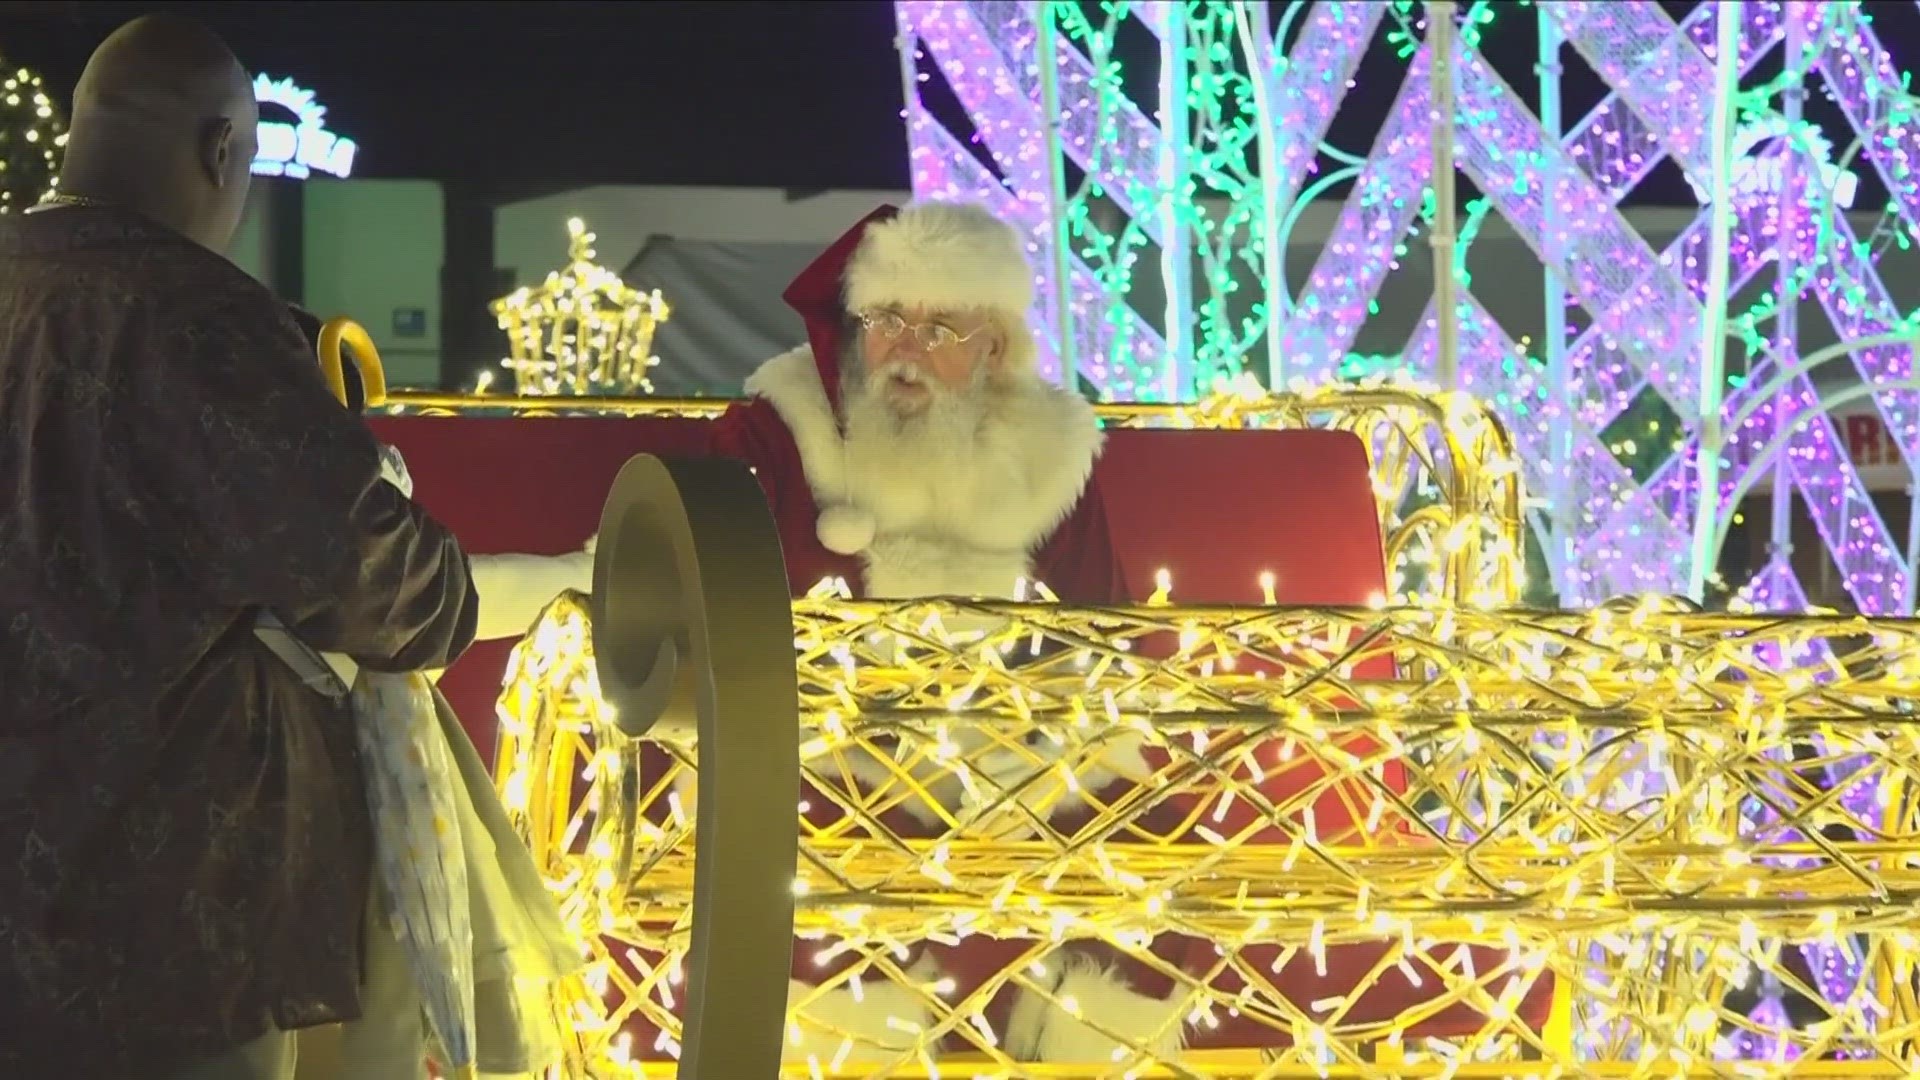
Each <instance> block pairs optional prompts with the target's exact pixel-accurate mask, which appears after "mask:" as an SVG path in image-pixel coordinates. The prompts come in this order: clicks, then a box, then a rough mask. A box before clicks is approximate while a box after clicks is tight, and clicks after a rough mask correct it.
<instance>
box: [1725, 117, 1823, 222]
mask: <svg viewBox="0 0 1920 1080" xmlns="http://www.w3.org/2000/svg"><path fill="white" fill-rule="evenodd" d="M1789 130H1791V125H1789V124H1788V122H1787V118H1786V117H1784V116H1781V115H1780V114H1779V113H1774V114H1772V115H1769V116H1765V117H1762V118H1761V119H1760V120H1758V121H1757V122H1755V123H1752V124H1748V125H1747V126H1746V127H1743V128H1741V129H1740V130H1739V131H1736V132H1735V133H1734V136H1733V154H1732V157H1733V176H1732V178H1731V179H1732V181H1733V190H1734V191H1735V192H1736V193H1757V194H1763V195H1770V194H1775V193H1777V192H1779V190H1780V188H1781V184H1782V183H1783V181H1784V180H1785V176H1784V164H1785V163H1784V160H1783V155H1782V154H1780V153H1770V154H1764V155H1763V154H1756V153H1755V151H1756V150H1760V149H1761V148H1762V146H1763V144H1767V143H1772V142H1773V141H1774V140H1776V139H1779V140H1782V141H1784V140H1785V139H1786V138H1787V134H1788V132H1789ZM1800 132H1801V133H1800V136H1799V138H1798V139H1797V140H1795V141H1794V142H1792V143H1789V144H1787V145H1786V147H1785V151H1786V153H1796V154H1800V155H1801V156H1802V160H1804V159H1805V156H1806V155H1809V154H1810V155H1811V156H1812V157H1813V158H1814V160H1815V162H1816V163H1818V165H1819V167H1820V187H1821V188H1822V189H1823V190H1824V191H1830V192H1832V193H1833V206H1834V209H1836V210H1851V209H1853V197H1854V195H1855V194H1857V193H1858V192H1859V190H1860V178H1859V177H1858V176H1856V175H1854V174H1853V173H1851V172H1847V171H1846V170H1844V169H1841V168H1840V167H1839V166H1838V165H1835V164H1834V163H1833V144H1832V143H1831V142H1828V141H1827V137H1826V136H1825V135H1823V134H1821V133H1820V129H1819V128H1816V127H1814V126H1812V125H1810V124H1803V125H1801V128H1800ZM1687 183H1688V184H1690V185H1692V187H1693V194H1694V197H1695V198H1697V199H1699V200H1700V202H1701V204H1702V205H1705V204H1706V203H1708V202H1710V201H1712V200H1710V199H1709V198H1708V197H1707V191H1706V189H1705V188H1703V187H1701V186H1700V185H1699V184H1698V183H1695V182H1694V180H1693V178H1692V177H1688V178H1687Z"/></svg>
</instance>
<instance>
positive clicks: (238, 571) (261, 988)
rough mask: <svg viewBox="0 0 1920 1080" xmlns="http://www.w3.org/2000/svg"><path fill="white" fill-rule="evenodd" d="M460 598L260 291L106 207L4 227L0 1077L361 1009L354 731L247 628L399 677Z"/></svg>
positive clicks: (363, 839) (458, 643) (446, 558)
mask: <svg viewBox="0 0 1920 1080" xmlns="http://www.w3.org/2000/svg"><path fill="white" fill-rule="evenodd" d="M475 607H476V603H475V598H474V593H473V589H472V587H471V585H470V584H469V582H468V577H467V564H466V558H465V556H464V555H463V554H462V553H461V551H460V548H459V546H458V545H457V544H456V543H455V542H454V539H453V537H452V536H451V535H450V534H449V533H448V532H447V531H446V530H445V529H444V528H442V527H441V526H439V525H438V524H436V523H435V522H433V521H432V520H430V519H429V518H428V517H427V516H426V514H425V513H424V512H422V511H421V509H420V508H419V507H418V506H416V505H414V504H413V503H411V502H410V501H408V500H407V499H406V498H405V497H403V496H401V495H400V494H399V493H398V492H397V491H395V490H394V489H393V488H391V487H390V486H388V485H386V484H384V483H382V482H381V480H380V476H379V457H378V452H377V449H376V447H375V444H374V442H373V440H372V438H371V437H370V436H369V435H368V433H367V431H366V429H365V428H364V427H363V426H362V425H361V423H360V422H359V420H358V419H357V418H356V417H354V416H353V415H352V414H351V413H349V412H348V411H347V410H345V409H343V408H341V407H340V406H339V404H338V403H336V402H335V401H334V400H333V399H332V397H331V396H330V395H329V394H328V392H327V390H326V387H325V383H324V381H323V380H322V378H321V376H320V371H319V367H318V365H317V363H316V362H315V359H314V356H313V353H312V351H311V348H310V346H309V345H308V344H307V342H305V341H304V340H303V336H302V334H301V332H300V331H299V329H297V328H296V326H295V323H294V321H293V320H292V318H291V317H290V316H289V314H288V312H287V309H286V308H285V307H284V306H283V305H282V304H280V303H279V302H278V301H277V300H275V299H274V298H273V297H272V296H271V295H270V294H269V293H268V292H267V291H266V289H265V288H264V287H262V286H261V285H260V284H259V283H257V282H255V281H253V280H252V279H251V278H249V277H247V276H246V275H245V274H244V273H242V272H241V271H240V270H238V269H237V268H235V267H234V266H233V265H232V264H231V263H229V262H227V261H226V260H224V259H222V258H220V257H219V256H217V255H214V254H212V253H210V252H208V251H206V250H205V249H203V248H200V247H198V246H196V245H194V244H193V243H191V242H189V241H187V240H185V239H184V238H182V237H180V236H178V235H176V234H174V233H172V232H170V231H168V230H166V229H164V228H162V227H160V226H157V225H154V224H151V223H148V222H146V221H144V220H141V219H138V218H135V217H132V216H130V215H123V214H121V213H119V212H116V211H111V210H97V209H61V210H54V211H49V212H46V213H40V214H32V215H26V216H10V217H5V218H0V1075H10V1074H13V1073H14V1072H17V1071H18V1069H19V1068H20V1067H23V1066H24V1064H25V1063H29V1062H33V1061H35V1060H36V1059H38V1058H41V1057H46V1056H48V1055H51V1060H53V1061H62V1062H66V1063H68V1064H69V1065H70V1066H71V1064H72V1062H73V1061H74V1058H73V1057H72V1055H73V1054H75V1053H76V1052H77V1051H78V1050H80V1049H83V1048H84V1049H89V1050H96V1049H97V1050H100V1051H102V1052H114V1053H120V1054H123V1055H132V1056H133V1057H135V1058H139V1059H144V1060H147V1061H149V1062H152V1061H160V1060H165V1059H166V1058H167V1057H168V1056H170V1055H181V1054H190V1053H194V1052H197V1051H202V1050H215V1049H222V1048H226V1047H230V1046H234V1045H237V1044H239V1043H241V1042H244V1041H246V1040H248V1039H251V1038H253V1037H256V1036H258V1035H259V1034H261V1033H262V1031H264V1030H265V1028H266V1026H267V1025H268V1024H269V1023H270V1022H271V1023H275V1024H277V1025H279V1026H280V1027H283V1028H295V1027H302V1026H307V1025H312V1024H318V1023H325V1022H329V1021H333V1020H338V1019H342V1018H351V1017H354V1016H357V1015H358V1012H359V1003H358V999H357V985H358V978H359V955H360V941H359V937H360V932H361V922H362V915H363V912H364V910H365V904H366V897H367V883H368V875H369V858H370V829H369V823H368V820H367V812H366V809H365V807H366V802H365V797H364V793H363V791H362V786H361V776H360V771H359V765H358V763H357V761H356V759H355V754H354V749H353V747H354V737H353V732H352V727H351V720H350V717H349V715H348V713H347V711H346V709H345V708H344V707H343V706H340V705H337V704H335V703H333V702H331V701H329V700H328V699H326V698H324V697H322V696H320V695H319V694H317V693H316V692H314V691H312V690H309V689H308V688H306V687H305V686H304V685H303V684H302V683H301V682H300V680H299V678H298V677H297V676H296V675H294V674H293V672H292V671H291V670H290V669H288V668H287V667H285V666H284V665H283V663H282V662H281V661H280V660H278V659H277V658H276V657H275V656H273V655H272V654H271V653H270V652H268V651H267V649H266V648H265V646H263V645H262V644H261V643H260V642H259V641H258V640H257V639H256V638H255V637H254V635H253V633H252V625H253V622H254V619H255V618H256V616H257V615H258V613H259V612H261V611H262V610H270V611H272V612H273V613H275V614H276V615H277V616H278V617H279V618H280V619H281V620H282V621H283V622H284V623H286V625H288V626H289V627H291V628H293V629H294V630H295V631H296V632H297V633H298V634H299V635H300V636H301V637H302V638H304V639H305V640H306V641H308V642H309V643H310V644H312V645H313V646H314V647H315V648H318V649H322V650H326V651H331V652H341V653H346V654H348V655H350V656H352V657H354V658H355V659H357V660H359V661H360V662H361V664H363V665H364V666H366V667H368V668H371V669H375V670H384V671H405V670H418V669H429V668H439V667H445V666H446V665H447V664H448V663H450V662H451V661H452V660H453V659H454V658H456V657H457V656H458V655H459V653H460V652H461V651H462V650H463V649H464V648H465V647H466V646H467V644H468V642H469V640H470V639H471V638H472V636H473V631H474V618H475ZM8 1062H11V1064H12V1066H13V1067H12V1068H11V1069H10V1068H9V1067H8ZM19 1074H20V1075H26V1074H25V1073H19ZM136 1074H138V1075H145V1074H143V1073H136ZM35 1075H42V1074H41V1073H35ZM68 1075H76V1076H78V1075H96V1073H94V1072H88V1071H87V1070H86V1069H85V1068H82V1069H81V1070H80V1071H71V1069H70V1070H69V1072H68ZM97 1075H102V1076H106V1075H119V1073H118V1072H106V1071H102V1072H98V1073H97Z"/></svg>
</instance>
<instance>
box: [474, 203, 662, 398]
mask: <svg viewBox="0 0 1920 1080" xmlns="http://www.w3.org/2000/svg"><path fill="white" fill-rule="evenodd" d="M593 240H594V235H593V234H592V233H590V232H588V231H587V227H586V224H585V223H584V222H582V221H581V220H580V219H579V218H572V219H569V220H568V222H567V259H568V262H567V266H566V268H565V269H562V270H556V271H553V272H552V273H549V274H548V275H547V279H546V281H544V282H542V283H541V284H539V285H538V286H534V287H531V288H522V289H516V290H514V291H513V292H512V293H511V294H509V295H507V296H503V297H501V298H500V299H498V300H495V301H494V302H493V305H492V311H493V314H494V317H495V318H497V319H498V320H499V322H500V329H502V330H504V331H506V334H507V340H508V342H509V344H510V348H511V350H512V355H511V356H509V357H508V358H507V359H506V360H503V361H501V365H502V366H503V367H505V368H506V369H507V370H509V371H511V372H513V380H514V389H515V392H516V393H518V394H522V395H527V396H576V397H579V396H596V395H605V394H617V395H632V394H651V393H653V382H652V380H650V379H648V378H647V370H648V369H649V368H652V367H654V366H655V365H657V364H659V363H660V358H659V357H657V356H655V355H653V334H654V331H655V329H656V328H657V327H658V326H659V325H660V323H662V322H664V321H666V319H667V317H668V316H669V315H670V314H671V309H670V308H669V307H668V306H667V302H666V300H665V299H664V298H663V297H662V296H661V295H660V291H659V290H658V289H655V290H653V291H651V292H641V291H640V290H638V289H634V288H631V287H629V286H628V285H627V284H626V282H624V281H622V280H620V275H618V274H616V273H614V272H613V271H611V270H608V269H607V268H605V267H603V266H600V265H598V264H597V263H595V262H594V261H593V260H594V250H593Z"/></svg>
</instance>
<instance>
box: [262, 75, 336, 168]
mask: <svg viewBox="0 0 1920 1080" xmlns="http://www.w3.org/2000/svg"><path fill="white" fill-rule="evenodd" d="M253 99H254V100H255V101H257V102H259V103H260V104H261V105H277V106H279V107H280V108H282V109H285V110H286V111H287V112H290V113H292V114H293V116H294V118H295V120H296V121H297V123H292V124H289V123H286V122H285V121H282V120H262V121H260V149H259V151H258V152H256V153H255V154H254V155H253V174H254V175H255V176H288V177H292V178H293V179H295V180H305V179H306V178H307V177H308V176H311V175H312V174H314V173H316V172H318V173H325V174H326V175H328V176H336V177H339V178H340V179H342V180H345V179H346V178H347V177H349V176H351V175H352V174H353V157H354V155H355V154H357V153H359V151H360V145H359V144H358V143H356V142H354V141H353V140H352V139H349V138H345V137H344V136H340V135H336V134H334V133H333V132H331V131H328V130H327V108H326V106H324V105H322V104H320V103H319V102H317V101H315V100H314V99H313V91H311V90H304V89H301V87H300V86H299V85H297V84H296V83H295V82H294V81H293V80H292V79H275V78H271V77H269V76H266V75H256V76H254V79H253Z"/></svg>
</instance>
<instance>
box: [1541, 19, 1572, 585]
mask: <svg viewBox="0 0 1920 1080" xmlns="http://www.w3.org/2000/svg"><path fill="white" fill-rule="evenodd" d="M1537 17H1538V20H1539V27H1540V55H1539V59H1538V60H1537V61H1536V62H1535V64H1534V76H1535V77H1536V78H1538V79H1539V80H1540V123H1541V125H1542V126H1543V127H1545V128H1546V129H1547V133H1548V134H1549V135H1551V136H1553V139H1554V141H1556V142H1558V141H1559V140H1560V139H1561V138H1562V137H1563V135H1564V134H1565V130H1566V122H1565V120H1563V119H1562V117H1561V115H1560V74H1561V70H1562V69H1561V67H1560V50H1561V48H1562V47H1563V46H1564V45H1565V43H1566V39H1565V38H1563V37H1561V36H1560V24H1559V23H1557V22H1555V21H1554V20H1553V16H1552V15H1550V14H1548V12H1547V11H1546V9H1545V8H1543V7H1542V8H1539V9H1538V12H1537ZM1555 206H1556V204H1555V202H1554V200H1552V199H1548V200H1547V201H1546V205H1545V207H1543V209H1544V210H1545V212H1546V220H1545V226H1546V227H1545V228H1544V229H1543V230H1542V234H1543V236H1545V237H1547V238H1548V240H1549V242H1551V238H1552V236H1553V235H1554V227H1555V226H1554V218H1555V216H1556V208H1555ZM1546 255H1547V258H1546V260H1545V262H1546V311H1545V312H1544V314H1545V316H1546V321H1545V327H1546V329H1545V330H1544V332H1543V333H1544V335H1545V338H1546V342H1545V345H1546V358H1547V386H1548V388H1549V389H1548V391H1547V392H1548V393H1549V394H1551V395H1552V398H1553V411H1552V412H1551V413H1550V414H1548V417H1547V446H1548V450H1547V455H1548V470H1549V471H1548V475H1549V476H1551V477H1552V478H1553V479H1552V484H1551V487H1550V488H1549V490H1548V491H1547V501H1548V506H1547V520H1548V522H1550V523H1551V524H1552V526H1553V535H1552V536H1550V537H1547V542H1546V543H1545V544H1544V545H1542V546H1543V547H1544V548H1545V550H1546V553H1547V567H1548V569H1549V570H1551V571H1552V573H1553V586H1554V588H1553V591H1554V595H1555V596H1556V597H1557V598H1558V599H1559V601H1560V604H1561V606H1563V607H1564V606H1568V605H1571V604H1573V603H1575V602H1576V598H1577V586H1576V583H1575V582H1574V580H1573V537H1574V508H1573V499H1574V492H1573V484H1572V475H1573V473H1572V468H1573V395H1572V394H1571V393H1569V392H1568V383H1569V381H1570V380H1569V379H1568V377H1567V284H1566V282H1565V281H1564V280H1562V278H1561V277H1560V273H1559V271H1557V270H1555V269H1554V266H1555V264H1556V263H1557V262H1558V261H1559V258H1560V253H1559V252H1557V251H1549V252H1547V253H1546Z"/></svg>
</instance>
